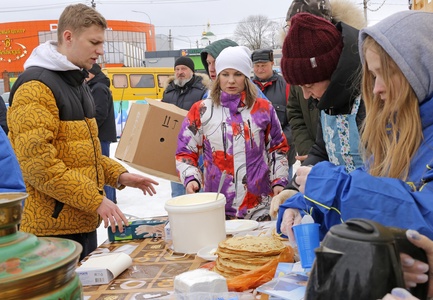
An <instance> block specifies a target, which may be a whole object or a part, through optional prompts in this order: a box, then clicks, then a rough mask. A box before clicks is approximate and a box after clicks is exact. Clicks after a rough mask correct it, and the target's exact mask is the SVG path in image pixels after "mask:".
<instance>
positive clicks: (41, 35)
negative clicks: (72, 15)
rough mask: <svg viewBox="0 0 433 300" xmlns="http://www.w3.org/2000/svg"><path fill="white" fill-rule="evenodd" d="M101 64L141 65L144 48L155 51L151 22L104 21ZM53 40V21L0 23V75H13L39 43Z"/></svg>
mask: <svg viewBox="0 0 433 300" xmlns="http://www.w3.org/2000/svg"><path fill="white" fill-rule="evenodd" d="M107 24H108V29H107V30H106V42H105V45H104V50H105V54H104V56H103V57H101V58H100V61H99V62H100V63H101V64H102V65H103V66H106V67H110V66H116V67H117V66H125V67H142V66H143V63H144V54H145V52H146V51H155V50H156V43H155V28H154V26H153V25H152V24H148V23H142V22H131V21H118V20H107ZM48 40H57V20H42V21H22V22H9V23H0V78H3V77H5V76H6V77H7V76H9V77H16V76H17V74H19V73H21V72H22V71H23V70H24V68H23V65H24V62H25V61H26V60H27V58H28V57H29V56H30V54H31V53H32V51H33V49H34V48H36V47H37V46H38V45H39V44H42V43H45V42H46V41H48Z"/></svg>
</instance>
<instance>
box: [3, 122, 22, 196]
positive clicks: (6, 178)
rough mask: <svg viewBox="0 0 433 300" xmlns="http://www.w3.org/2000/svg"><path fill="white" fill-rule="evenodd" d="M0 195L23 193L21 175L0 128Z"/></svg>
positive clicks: (7, 141)
mask: <svg viewBox="0 0 433 300" xmlns="http://www.w3.org/2000/svg"><path fill="white" fill-rule="evenodd" d="M0 170H1V171H0V193H10V192H25V191H26V186H25V184H24V180H23V175H22V174H21V169H20V165H19V164H18V161H17V158H16V156H15V152H14V150H13V149H12V147H11V144H10V142H9V139H8V137H7V136H6V134H5V132H4V131H3V129H2V128H1V127H0Z"/></svg>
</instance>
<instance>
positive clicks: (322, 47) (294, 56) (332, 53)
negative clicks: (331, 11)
mask: <svg viewBox="0 0 433 300" xmlns="http://www.w3.org/2000/svg"><path fill="white" fill-rule="evenodd" d="M342 49H343V38H342V36H341V32H340V31H338V29H337V28H336V27H335V25H333V24H332V23H331V22H329V21H327V20H325V19H324V18H322V17H317V16H314V15H312V14H310V13H298V14H296V15H295V16H294V17H293V18H292V19H291V26H290V30H289V33H288V34H287V36H286V38H285V40H284V44H283V49H282V54H283V56H282V58H281V70H282V73H283V76H284V79H285V80H286V81H287V82H288V83H290V84H295V85H304V84H310V83H315V82H320V81H323V80H326V79H330V78H331V75H332V73H334V71H335V69H336V68H337V64H338V61H339V59H340V55H341V51H342Z"/></svg>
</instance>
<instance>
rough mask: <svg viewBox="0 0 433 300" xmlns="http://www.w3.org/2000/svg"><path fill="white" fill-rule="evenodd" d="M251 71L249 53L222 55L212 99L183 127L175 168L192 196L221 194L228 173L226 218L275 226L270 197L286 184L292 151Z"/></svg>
mask: <svg viewBox="0 0 433 300" xmlns="http://www.w3.org/2000/svg"><path fill="white" fill-rule="evenodd" d="M251 71H252V62H251V54H250V51H249V50H248V48H246V47H242V46H238V47H228V48H226V49H224V50H223V51H222V52H221V53H220V55H219V56H218V58H217V60H216V72H217V79H216V81H215V82H214V84H213V87H212V90H211V94H210V98H208V99H205V100H202V101H198V102H197V103H195V104H194V105H193V107H191V109H190V111H189V113H188V115H187V117H186V118H185V120H184V122H183V123H182V128H181V131H180V133H179V139H178V148H177V151H176V167H177V170H178V172H179V176H180V179H181V181H182V183H183V184H184V186H185V187H186V192H187V193H195V192H198V191H199V190H200V189H202V190H203V191H205V192H216V191H217V189H218V185H219V181H220V178H221V176H222V173H223V172H224V171H225V172H226V174H227V175H226V177H225V179H224V183H223V186H222V190H221V192H222V193H223V194H224V195H225V196H226V200H227V202H226V218H227V219H233V218H241V219H255V220H259V221H261V220H270V216H269V206H270V201H271V196H272V195H273V194H278V193H279V192H280V191H281V190H282V189H283V187H284V186H285V185H286V184H287V172H288V163H287V159H286V152H287V151H288V145H287V141H286V139H285V137H284V134H283V131H282V129H281V125H280V122H279V120H278V117H277V115H276V112H275V110H274V108H273V107H272V104H271V103H270V102H269V101H267V100H265V99H262V98H259V97H257V88H256V87H255V85H254V84H253V83H252V82H251V80H250V79H249V77H250V75H251ZM201 151H203V156H204V174H203V175H202V174H201V171H200V168H199V167H198V163H197V162H198V157H199V153H200V152H201Z"/></svg>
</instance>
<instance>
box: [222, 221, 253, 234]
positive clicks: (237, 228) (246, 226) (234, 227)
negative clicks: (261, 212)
mask: <svg viewBox="0 0 433 300" xmlns="http://www.w3.org/2000/svg"><path fill="white" fill-rule="evenodd" d="M257 227H259V222H257V221H254V220H228V221H226V234H235V233H239V232H243V231H250V230H254V229H256V228H257Z"/></svg>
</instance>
